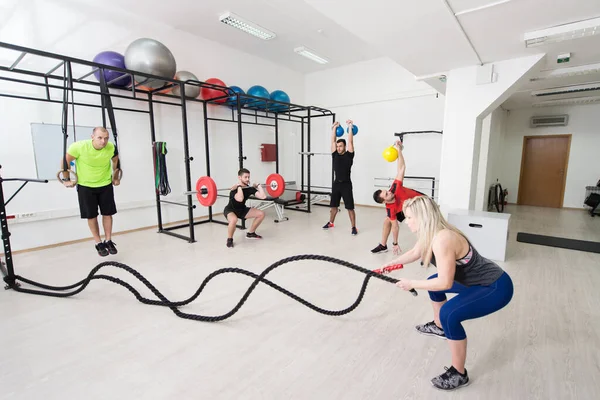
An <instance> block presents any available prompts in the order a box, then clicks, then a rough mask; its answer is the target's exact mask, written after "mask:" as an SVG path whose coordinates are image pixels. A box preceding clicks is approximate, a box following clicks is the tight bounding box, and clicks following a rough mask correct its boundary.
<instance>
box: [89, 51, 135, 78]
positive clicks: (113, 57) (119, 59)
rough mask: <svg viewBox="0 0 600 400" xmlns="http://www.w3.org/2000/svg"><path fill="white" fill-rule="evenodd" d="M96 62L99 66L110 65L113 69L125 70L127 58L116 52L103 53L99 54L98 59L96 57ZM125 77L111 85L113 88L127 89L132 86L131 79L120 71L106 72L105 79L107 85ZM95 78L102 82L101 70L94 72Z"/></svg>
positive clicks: (106, 70)
mask: <svg viewBox="0 0 600 400" xmlns="http://www.w3.org/2000/svg"><path fill="white" fill-rule="evenodd" d="M94 62H95V63H98V64H104V65H109V66H111V67H117V68H123V69H125V57H124V56H123V55H122V54H119V53H117V52H115V51H103V52H102V53H98V54H97V55H96V57H94ZM123 75H125V77H123V78H121V79H119V80H117V81H114V82H113V83H111V86H113V85H114V86H120V87H127V86H129V85H130V84H131V77H130V76H129V75H127V74H123V73H121V72H118V71H111V70H109V69H105V70H104V79H105V80H106V83H108V82H110V81H112V80H113V79H117V78H118V77H120V76H123ZM94 76H95V77H96V79H98V81H100V70H98V71H96V72H94Z"/></svg>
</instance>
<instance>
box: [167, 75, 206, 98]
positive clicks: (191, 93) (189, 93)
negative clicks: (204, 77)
mask: <svg viewBox="0 0 600 400" xmlns="http://www.w3.org/2000/svg"><path fill="white" fill-rule="evenodd" d="M175 79H177V80H179V81H183V82H185V81H197V80H198V78H197V77H196V75H194V74H192V73H191V72H189V71H179V72H177V73H176V74H175ZM173 94H174V95H175V96H178V97H179V96H181V87H180V86H179V85H175V86H174V87H173ZM199 94H200V86H193V85H185V97H189V98H192V99H194V98H196V97H198V95H199Z"/></svg>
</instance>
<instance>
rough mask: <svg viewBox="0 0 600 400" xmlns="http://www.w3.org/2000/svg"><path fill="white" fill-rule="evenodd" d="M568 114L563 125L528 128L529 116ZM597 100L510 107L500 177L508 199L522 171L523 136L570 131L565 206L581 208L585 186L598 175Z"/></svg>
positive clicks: (513, 197)
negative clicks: (554, 105) (561, 104)
mask: <svg viewBox="0 0 600 400" xmlns="http://www.w3.org/2000/svg"><path fill="white" fill-rule="evenodd" d="M557 114H568V115H569V124H568V126H564V127H547V128H530V127H529V120H530V118H531V117H532V116H539V115H557ZM599 127H600V104H589V105H578V106H570V107H546V108H536V109H532V108H529V109H519V110H512V111H510V112H509V114H508V120H507V127H506V136H505V140H504V145H503V146H502V157H501V159H502V161H501V162H500V164H501V165H500V166H499V168H498V171H499V172H500V174H499V175H500V181H501V182H502V184H503V185H506V187H507V188H508V190H509V202H513V203H516V201H517V196H518V193H517V192H518V188H519V175H520V172H521V157H522V151H523V137H524V136H533V135H553V134H556V135H558V134H571V135H573V136H572V138H571V152H570V154H569V165H568V171H567V182H566V187H565V196H564V203H563V206H564V207H573V208H583V201H584V199H585V187H586V186H593V185H595V184H596V182H597V181H598V179H600V157H598V149H600V129H599Z"/></svg>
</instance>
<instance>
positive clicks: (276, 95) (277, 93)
mask: <svg viewBox="0 0 600 400" xmlns="http://www.w3.org/2000/svg"><path fill="white" fill-rule="evenodd" d="M269 98H270V99H271V100H273V101H280V102H282V103H289V102H290V96H288V94H287V93H286V92H284V91H283V90H274V91H273V92H271V95H270V96H269ZM288 108H289V106H288V105H285V104H270V105H269V111H273V112H282V111H286V110H287V109H288Z"/></svg>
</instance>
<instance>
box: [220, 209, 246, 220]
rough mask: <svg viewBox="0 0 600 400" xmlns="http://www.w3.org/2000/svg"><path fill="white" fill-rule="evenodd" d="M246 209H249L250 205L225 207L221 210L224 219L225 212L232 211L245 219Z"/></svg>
mask: <svg viewBox="0 0 600 400" xmlns="http://www.w3.org/2000/svg"><path fill="white" fill-rule="evenodd" d="M248 211H250V207H246V208H243V209H239V210H238V209H234V208H231V207H225V209H224V210H223V216H225V219H227V214H229V213H234V214H235V215H236V216H237V217H238V218H241V219H245V218H246V215H247V214H248Z"/></svg>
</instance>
